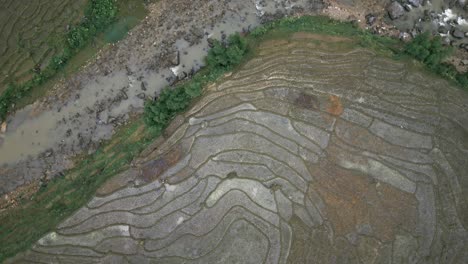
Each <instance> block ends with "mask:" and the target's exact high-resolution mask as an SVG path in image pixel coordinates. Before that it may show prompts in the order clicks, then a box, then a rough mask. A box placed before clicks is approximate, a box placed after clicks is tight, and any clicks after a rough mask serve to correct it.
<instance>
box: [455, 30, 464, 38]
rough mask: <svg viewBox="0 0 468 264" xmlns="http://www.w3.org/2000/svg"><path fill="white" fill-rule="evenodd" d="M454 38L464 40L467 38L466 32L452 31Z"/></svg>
mask: <svg viewBox="0 0 468 264" xmlns="http://www.w3.org/2000/svg"><path fill="white" fill-rule="evenodd" d="M452 36H453V37H454V38H457V39H462V38H463V37H465V32H463V31H461V30H460V29H458V28H455V29H454V30H453V31H452Z"/></svg>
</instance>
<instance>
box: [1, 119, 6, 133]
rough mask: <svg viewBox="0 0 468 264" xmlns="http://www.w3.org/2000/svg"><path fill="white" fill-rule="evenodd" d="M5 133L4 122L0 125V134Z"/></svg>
mask: <svg viewBox="0 0 468 264" xmlns="http://www.w3.org/2000/svg"><path fill="white" fill-rule="evenodd" d="M6 131H7V122H6V121H4V122H3V123H2V125H1V126H0V133H6Z"/></svg>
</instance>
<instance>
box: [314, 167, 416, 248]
mask: <svg viewBox="0 0 468 264" xmlns="http://www.w3.org/2000/svg"><path fill="white" fill-rule="evenodd" d="M311 171H312V172H313V174H314V176H315V178H316V181H315V182H313V183H312V184H311V186H310V189H311V190H314V191H316V192H317V193H318V194H319V195H320V196H321V197H322V199H323V201H324V202H325V204H326V206H325V208H326V209H325V211H326V215H327V217H328V219H329V220H330V221H331V223H332V225H333V228H334V232H335V233H336V235H346V234H349V233H352V232H356V228H357V227H358V226H362V225H370V226H371V228H372V235H374V236H375V237H377V238H378V239H380V240H382V241H391V240H393V239H394V237H395V235H396V233H397V231H398V229H399V228H403V229H405V230H414V228H415V223H416V220H417V201H416V199H415V198H414V197H413V196H411V195H410V194H407V193H404V192H402V191H400V190H398V189H396V188H394V187H392V186H390V185H387V184H385V183H381V182H377V181H376V180H374V179H373V178H371V177H369V176H367V175H365V174H362V173H358V172H354V171H349V170H345V169H341V168H339V167H338V166H336V165H334V164H332V163H328V162H322V163H321V164H320V165H319V166H315V165H314V166H313V167H312V169H311Z"/></svg>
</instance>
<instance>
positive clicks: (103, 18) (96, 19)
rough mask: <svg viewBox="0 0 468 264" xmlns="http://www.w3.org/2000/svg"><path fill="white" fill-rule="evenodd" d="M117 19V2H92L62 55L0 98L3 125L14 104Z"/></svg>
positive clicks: (109, 0)
mask: <svg viewBox="0 0 468 264" xmlns="http://www.w3.org/2000/svg"><path fill="white" fill-rule="evenodd" d="M116 16H117V3H116V2H115V0H89V2H88V5H87V7H86V10H85V16H84V17H83V19H82V21H81V22H80V23H79V24H78V25H76V26H74V27H72V28H71V29H70V31H69V32H68V33H67V35H66V41H65V47H64V48H63V51H62V52H61V53H60V54H58V55H55V56H53V57H52V58H51V59H50V61H49V64H48V65H47V66H46V67H45V68H44V69H43V70H42V71H40V72H36V73H34V75H33V77H32V78H31V79H30V80H28V81H26V82H24V83H22V84H15V83H11V84H9V85H8V86H7V89H6V90H5V91H4V92H3V93H2V94H1V95H0V121H3V120H5V119H6V116H7V114H8V112H9V111H10V109H11V107H12V105H13V104H15V103H16V102H17V101H18V100H19V99H21V98H22V97H24V96H26V95H27V94H28V92H29V91H30V90H31V89H33V88H34V87H36V86H39V85H41V84H43V83H45V82H46V81H47V80H49V79H51V78H52V77H53V76H55V74H56V73H57V72H58V71H60V70H61V69H62V68H63V67H64V66H65V65H66V64H67V62H68V61H69V60H70V59H71V58H72V56H73V55H75V54H76V53H77V52H78V51H79V50H80V49H81V48H83V47H84V46H85V45H86V44H88V43H89V41H90V40H91V39H92V38H94V37H95V36H96V35H97V34H98V33H99V32H101V31H103V30H104V29H105V28H106V27H107V26H109V25H110V24H111V23H112V22H113V21H114V20H115V18H116Z"/></svg>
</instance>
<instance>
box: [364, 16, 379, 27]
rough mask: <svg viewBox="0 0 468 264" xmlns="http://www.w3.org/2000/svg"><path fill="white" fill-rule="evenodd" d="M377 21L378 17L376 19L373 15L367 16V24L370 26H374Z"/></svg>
mask: <svg viewBox="0 0 468 264" xmlns="http://www.w3.org/2000/svg"><path fill="white" fill-rule="evenodd" d="M376 20H377V17H375V16H374V15H373V14H367V15H366V23H367V25H369V26H372V25H373V24H374V23H375V21H376Z"/></svg>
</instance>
